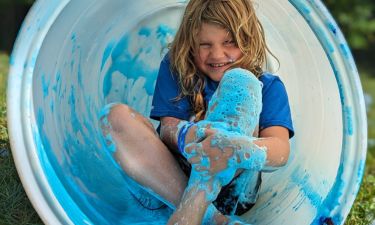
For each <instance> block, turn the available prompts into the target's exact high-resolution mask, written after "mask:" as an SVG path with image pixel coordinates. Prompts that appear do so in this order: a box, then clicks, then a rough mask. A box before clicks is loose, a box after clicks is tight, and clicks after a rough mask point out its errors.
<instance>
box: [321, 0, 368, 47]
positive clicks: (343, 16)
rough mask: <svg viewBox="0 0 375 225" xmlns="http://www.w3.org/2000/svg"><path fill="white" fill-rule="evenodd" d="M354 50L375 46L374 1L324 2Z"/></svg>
mask: <svg viewBox="0 0 375 225" xmlns="http://www.w3.org/2000/svg"><path fill="white" fill-rule="evenodd" d="M323 2H324V4H325V5H326V6H327V8H328V9H329V11H330V12H331V13H332V15H333V17H334V18H335V20H336V21H337V23H338V24H339V26H340V28H341V30H342V32H343V33H344V35H345V38H346V39H347V41H348V43H349V45H350V46H351V48H352V49H353V50H366V49H369V48H370V49H373V48H374V45H375V17H374V10H375V1H374V0H323Z"/></svg>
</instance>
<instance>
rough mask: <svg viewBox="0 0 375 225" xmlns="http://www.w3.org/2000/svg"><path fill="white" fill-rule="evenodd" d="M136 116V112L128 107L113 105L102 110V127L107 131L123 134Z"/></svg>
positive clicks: (118, 104)
mask: <svg viewBox="0 0 375 225" xmlns="http://www.w3.org/2000/svg"><path fill="white" fill-rule="evenodd" d="M134 115H135V114H134V110H133V109H132V108H131V107H129V106H128V105H125V104H121V103H111V104H108V105H106V106H105V107H104V108H103V109H102V111H101V114H100V125H101V127H102V129H104V130H105V131H109V130H110V131H114V132H122V131H124V129H125V128H126V126H125V125H126V124H128V121H129V120H130V119H132V118H133V117H134Z"/></svg>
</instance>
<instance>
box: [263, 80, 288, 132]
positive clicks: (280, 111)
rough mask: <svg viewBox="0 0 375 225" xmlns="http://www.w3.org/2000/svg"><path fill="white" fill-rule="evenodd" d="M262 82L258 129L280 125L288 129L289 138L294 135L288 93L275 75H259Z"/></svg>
mask: <svg viewBox="0 0 375 225" xmlns="http://www.w3.org/2000/svg"><path fill="white" fill-rule="evenodd" d="M260 79H261V81H262V82H263V85H264V87H263V90H262V94H263V97H262V98H263V99H262V102H263V108H262V112H261V114H260V119H259V130H263V129H265V128H267V127H271V126H282V127H285V128H287V129H288V130H289V138H292V137H293V136H294V128H293V122H292V117H291V112H290V106H289V100H288V95H287V92H286V89H285V86H284V84H283V82H282V81H281V80H280V78H279V77H277V76H270V75H266V76H261V78H260Z"/></svg>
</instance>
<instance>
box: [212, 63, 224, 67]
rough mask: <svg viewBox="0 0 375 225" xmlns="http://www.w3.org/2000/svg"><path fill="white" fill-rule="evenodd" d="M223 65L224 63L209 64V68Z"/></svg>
mask: <svg viewBox="0 0 375 225" xmlns="http://www.w3.org/2000/svg"><path fill="white" fill-rule="evenodd" d="M224 65H226V63H211V64H210V66H212V67H222V66H224Z"/></svg>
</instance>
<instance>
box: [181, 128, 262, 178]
mask: <svg viewBox="0 0 375 225" xmlns="http://www.w3.org/2000/svg"><path fill="white" fill-rule="evenodd" d="M254 139H255V138H250V137H247V136H243V135H240V134H238V133H234V132H228V131H226V130H221V129H216V130H215V132H214V133H212V134H208V135H206V137H205V138H204V139H203V140H202V141H201V142H198V143H191V144H188V145H187V146H186V147H185V153H184V154H185V157H186V158H187V159H188V161H189V162H190V163H191V164H192V166H193V170H195V171H196V172H197V173H198V174H199V176H200V177H202V178H205V179H207V180H209V179H211V178H212V177H215V178H217V179H219V180H220V182H221V185H226V184H228V183H229V182H230V181H231V180H232V179H233V177H234V175H235V173H236V171H237V169H250V170H256V171H259V170H261V169H262V168H263V166H264V164H265V162H266V151H265V149H264V148H261V147H259V146H257V145H255V144H254V143H253V141H254Z"/></svg>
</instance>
